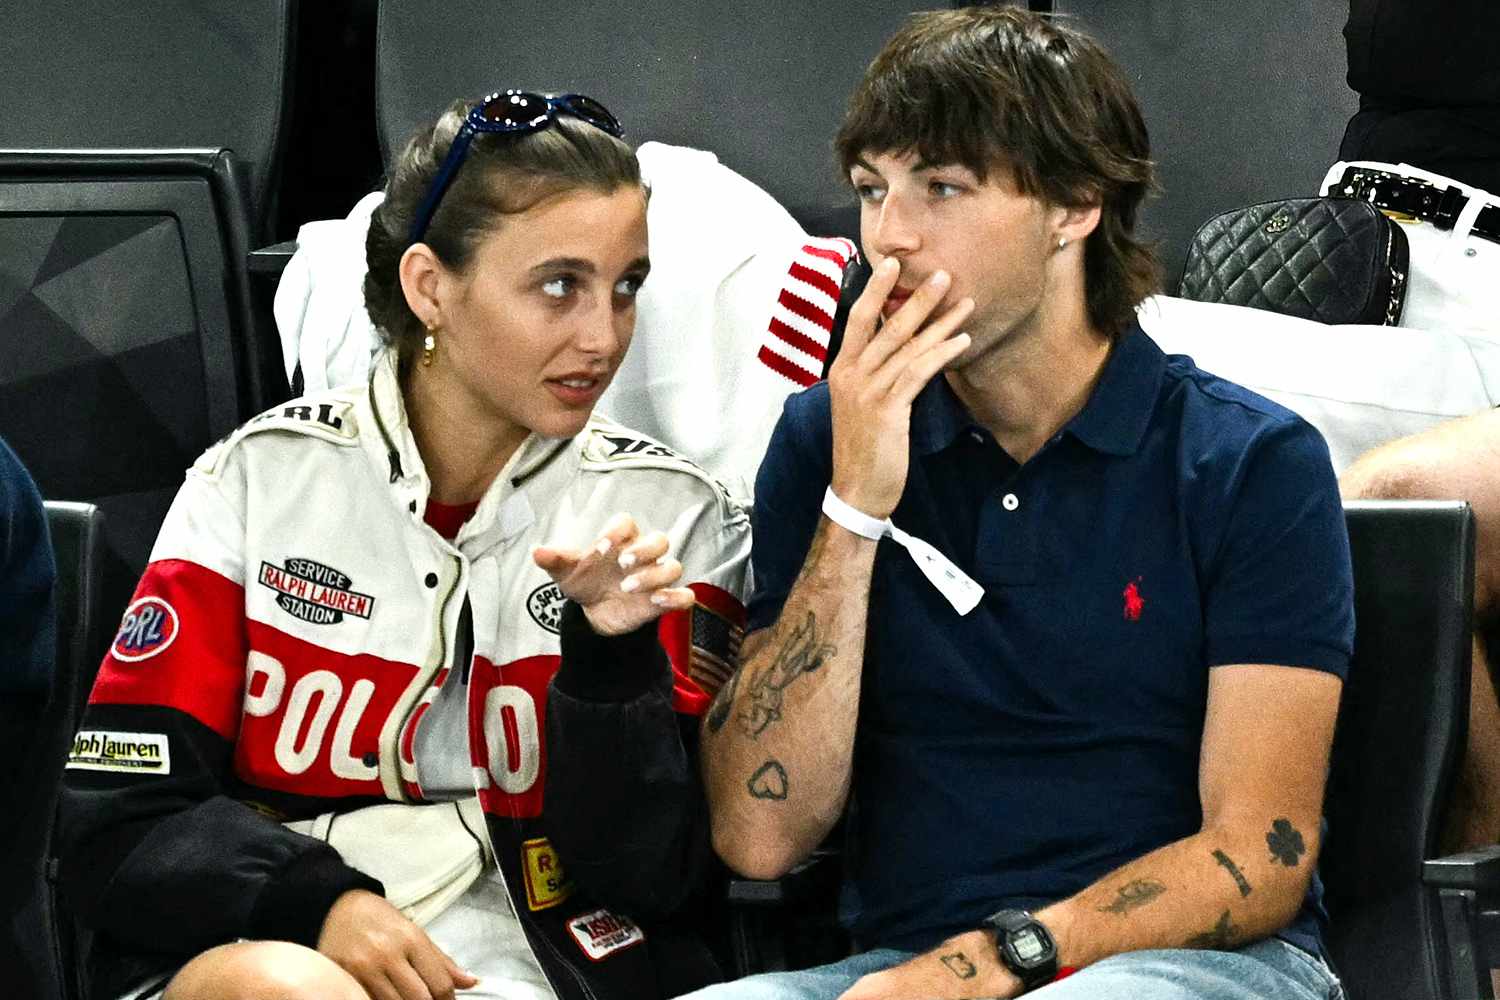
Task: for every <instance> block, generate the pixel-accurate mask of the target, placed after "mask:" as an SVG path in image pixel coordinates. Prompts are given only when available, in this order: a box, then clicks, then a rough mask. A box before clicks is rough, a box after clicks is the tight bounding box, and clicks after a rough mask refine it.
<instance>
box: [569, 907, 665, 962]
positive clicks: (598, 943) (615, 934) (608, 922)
mask: <svg viewBox="0 0 1500 1000" xmlns="http://www.w3.org/2000/svg"><path fill="white" fill-rule="evenodd" d="M568 931H569V932H570V933H571V934H572V935H573V940H575V941H577V942H578V947H580V948H582V949H583V953H584V954H585V955H587V956H588V957H589V958H590V960H592V961H595V962H598V961H601V960H602V959H605V958H608V957H609V956H610V955H613V954H614V953H615V952H617V951H620V950H622V949H625V948H629V947H632V946H634V945H638V944H640V943H641V942H642V941H644V940H646V932H645V931H643V930H641V929H640V928H639V927H637V926H636V925H635V923H634V922H633V921H631V919H630V918H629V917H622V916H620V915H619V914H617V913H611V912H609V911H608V910H594V911H593V912H592V913H584V914H581V915H580V916H576V917H574V918H573V919H572V920H569V921H568Z"/></svg>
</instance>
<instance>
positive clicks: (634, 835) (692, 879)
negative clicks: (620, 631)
mask: <svg viewBox="0 0 1500 1000" xmlns="http://www.w3.org/2000/svg"><path fill="white" fill-rule="evenodd" d="M656 636H657V633H656V629H655V628H654V625H646V626H643V627H642V628H640V629H638V630H636V631H635V632H632V633H629V634H627V635H623V636H617V637H612V638H606V637H603V636H600V635H598V634H596V633H595V632H594V631H593V629H592V628H590V627H589V624H588V620H587V618H585V617H584V614H583V611H582V609H580V608H579V607H578V605H577V604H575V603H573V602H572V601H569V602H568V603H567V605H566V606H565V608H564V610H563V615H562V622H561V640H562V665H561V666H560V667H559V669H558V672H557V675H556V676H555V677H554V678H553V679H552V686H551V690H550V691H549V693H548V695H547V726H546V729H547V785H546V790H545V793H544V795H545V802H544V808H543V815H544V816H545V823H546V828H547V835H548V837H549V838H550V839H551V840H552V842H553V844H555V845H556V847H557V849H558V853H559V854H560V855H561V856H562V860H563V863H564V865H565V866H566V868H567V870H568V872H569V873H570V875H571V876H572V877H573V878H574V879H575V880H576V881H577V882H578V883H579V885H581V886H582V887H583V888H585V889H586V890H588V891H589V893H590V894H591V895H593V896H595V897H597V898H598V899H599V901H600V902H602V903H604V904H605V905H607V906H610V907H612V908H618V909H620V910H622V911H623V912H625V913H629V914H630V915H632V916H634V917H637V918H640V919H648V920H649V919H656V918H661V917H665V916H668V915H670V914H671V913H672V912H674V911H675V910H677V909H678V908H679V907H681V906H682V905H683V904H684V903H685V902H686V900H687V899H688V898H689V897H690V896H692V895H693V893H694V892H695V891H696V890H698V889H700V888H702V887H703V886H704V885H706V884H707V883H708V881H709V880H710V879H711V878H712V877H713V876H714V875H715V874H716V873H718V871H719V868H718V865H717V863H716V862H715V860H714V855H713V850H712V847H711V846H710V842H709V826H708V807H707V804H706V802H705V799H704V796H703V787H702V784H701V781H700V779H699V776H698V767H697V732H698V718H697V716H692V715H678V713H677V712H675V711H674V710H673V708H672V670H671V665H670V663H669V662H668V659H667V654H666V653H665V651H663V649H662V647H661V645H660V644H659V643H658V641H657V637H656Z"/></svg>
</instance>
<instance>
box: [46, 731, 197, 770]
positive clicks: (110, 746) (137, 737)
mask: <svg viewBox="0 0 1500 1000" xmlns="http://www.w3.org/2000/svg"><path fill="white" fill-rule="evenodd" d="M67 766H68V767H69V768H70V769H72V770H75V771H123V772H125V773H126V774H171V773H172V754H171V752H170V751H169V750H168V748H167V737H166V734H165V733H114V732H105V731H103V730H96V729H85V730H84V731H82V732H80V733H79V734H78V735H77V736H75V737H74V738H73V749H72V750H71V751H70V752H69V753H68V764H67Z"/></svg>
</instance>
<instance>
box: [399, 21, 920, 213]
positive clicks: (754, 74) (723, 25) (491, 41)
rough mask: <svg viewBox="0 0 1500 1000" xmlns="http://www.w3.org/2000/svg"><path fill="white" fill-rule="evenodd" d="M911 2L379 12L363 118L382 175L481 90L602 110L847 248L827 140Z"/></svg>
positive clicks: (846, 202) (639, 138) (844, 202)
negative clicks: (579, 101) (586, 101)
mask: <svg viewBox="0 0 1500 1000" xmlns="http://www.w3.org/2000/svg"><path fill="white" fill-rule="evenodd" d="M933 6H943V5H941V4H931V3H928V4H923V3H920V2H912V0H866V2H859V3H855V2H845V3H815V4H784V5H778V6H777V7H776V8H775V11H774V14H773V13H772V12H771V10H770V9H769V8H766V7H763V6H761V5H756V4H704V3H695V2H691V0H662V2H659V3H651V4H618V5H616V4H597V3H587V2H564V3H553V4H548V5H546V6H545V7H538V8H535V9H533V10H529V11H527V12H526V13H525V14H524V15H523V14H522V13H521V11H519V10H515V9H512V10H508V11H507V13H506V14H505V16H495V7H494V5H493V4H490V3H485V2H482V0H383V2H382V3H381V4H380V13H379V22H378V27H377V42H376V102H377V104H378V113H379V126H380V144H381V150H382V154H383V156H384V158H385V162H386V163H387V164H389V163H390V162H391V159H392V157H393V156H394V155H395V154H396V153H397V152H399V151H400V149H401V147H402V146H403V145H404V144H405V142H406V140H407V138H408V137H409V136H410V134H411V132H412V130H413V129H414V128H415V127H416V126H417V125H419V124H420V123H421V122H422V121H424V120H426V119H430V118H432V117H433V116H434V115H436V114H437V113H438V112H439V111H441V110H442V109H443V108H444V107H445V106H446V105H447V104H448V102H450V101H451V100H453V99H454V98H455V97H460V96H463V97H479V96H481V95H483V94H484V93H486V92H487V91H489V90H491V89H493V88H496V87H507V86H510V87H523V88H529V89H534V90H552V91H557V90H576V91H580V92H582V93H586V94H589V95H591V96H594V97H597V98H599V99H600V100H602V101H603V102H604V103H605V104H606V105H608V106H609V108H610V109H611V110H612V111H614V112H615V113H616V114H618V115H619V116H620V120H621V121H623V122H624V123H625V129H626V138H627V139H628V140H629V141H630V142H631V143H634V144H639V143H641V142H645V141H647V140H652V139H654V140H658V141H661V142H669V143H676V144H679V145H685V146H695V147H697V148H700V149H709V150H712V151H713V152H715V153H717V154H718V156H719V159H720V160H721V161H722V162H724V163H725V164H726V165H728V166H729V167H731V168H733V169H734V170H736V171H738V172H739V173H741V174H743V175H744V176H746V177H748V178H749V179H750V180H752V181H754V182H755V183H756V184H758V185H760V186H761V187H763V188H765V189H766V190H767V191H769V192H770V193H771V194H772V195H774V196H775V197H776V198H777V200H779V201H780V202H781V203H782V204H783V205H785V206H786V207H787V209H788V211H790V212H791V213H792V214H793V215H794V216H796V217H797V219H798V221H800V222H801V223H802V225H803V227H804V228H806V229H807V230H808V231H809V232H812V233H814V234H815V235H847V236H855V235H857V234H858V221H857V219H858V216H857V213H856V212H855V210H854V200H853V198H852V197H851V196H850V195H849V194H848V190H847V185H846V184H845V183H844V182H843V180H842V179H841V178H840V177H839V176H838V175H837V172H836V171H835V169H834V165H833V147H832V140H833V135H834V132H835V131H836V130H837V128H838V123H839V121H840V119H841V118H842V116H843V112H844V103H845V100H846V99H847V98H848V95H849V92H850V91H851V90H852V89H853V87H854V84H855V82H856V81H857V80H858V79H859V77H860V75H861V74H862V73H863V72H864V69H865V66H866V64H868V63H869V61H870V59H871V57H873V56H874V55H875V53H876V52H877V51H878V50H879V48H880V46H881V44H882V43H883V42H884V41H885V39H886V38H888V37H889V36H890V35H891V33H892V32H894V31H895V29H896V27H897V26H898V25H899V24H900V23H901V22H902V20H903V19H904V18H905V17H906V16H907V15H908V14H910V13H911V12H912V11H916V10H923V9H927V8H930V7H933Z"/></svg>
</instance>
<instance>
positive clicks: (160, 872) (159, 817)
mask: <svg viewBox="0 0 1500 1000" xmlns="http://www.w3.org/2000/svg"><path fill="white" fill-rule="evenodd" d="M141 732H145V733H146V734H148V735H155V734H165V735H166V737H167V748H168V755H169V758H170V768H171V772H170V773H169V774H142V775H131V774H119V773H110V772H97V771H90V770H80V769H77V768H76V763H75V764H74V765H72V766H70V769H69V770H68V771H67V772H66V775H65V781H64V785H63V794H62V813H61V820H62V822H61V827H60V842H59V845H58V855H59V861H60V869H59V872H60V877H61V885H62V890H63V893H64V898H65V899H66V900H67V903H68V905H69V907H70V908H71V910H72V911H73V913H74V915H75V916H76V917H77V918H78V919H79V920H80V921H81V922H82V923H83V924H84V925H85V926H87V927H89V928H92V929H93V930H95V931H96V932H98V933H101V934H104V935H107V936H108V937H110V938H112V939H113V940H114V941H115V942H117V943H118V944H120V945H124V946H127V947H135V948H140V949H143V950H149V951H153V952H168V953H175V954H179V955H182V956H184V957H185V956H190V955H193V954H196V953H197V952H200V951H202V950H204V949H206V948H210V947H212V946H214V945H216V944H223V943H226V942H229V941H234V940H236V939H237V938H241V937H246V938H274V939H279V940H285V941H294V942H297V943H298V944H304V945H307V946H308V947H314V946H316V944H317V939H318V934H319V932H320V930H321V929H322V924H323V919H324V917H326V916H327V913H328V910H329V908H330V907H332V905H333V902H334V900H336V899H337V898H338V897H339V896H340V895H342V894H343V893H344V892H346V891H348V890H350V889H361V888H362V889H369V890H370V891H372V892H377V893H379V892H383V891H384V890H383V888H382V886H381V885H380V883H379V882H378V881H376V880H374V879H372V878H370V877H368V876H366V875H364V874H362V873H360V872H358V871H355V870H354V869H352V868H350V867H348V866H347V865H345V864H344V863H343V861H342V860H341V859H340V858H339V855H338V853H337V852H336V851H335V850H334V849H333V848H331V847H329V846H328V845H327V844H325V843H323V842H322V841H319V840H315V839H313V838H312V837H307V836H303V835H302V834H299V833H294V832H293V831H291V830H288V829H287V828H286V827H284V826H282V825H281V824H280V823H278V822H277V821H276V820H275V819H272V818H271V817H269V816H266V815H263V814H262V813H260V812H258V811H256V810H255V809H254V808H252V807H251V806H249V805H247V804H245V803H244V802H240V801H237V800H236V799H234V798H232V797H230V796H229V795H228V794H226V791H225V784H226V779H227V772H228V769H229V762H230V757H231V753H232V746H231V745H230V744H228V743H227V742H226V741H224V740H223V739H222V737H220V736H219V735H218V734H217V733H215V732H213V731H212V730H210V729H209V728H208V727H206V726H204V725H203V724H202V723H200V722H198V721H197V720H196V719H193V718H192V717H191V716H188V715H187V714H185V713H183V712H179V711H177V710H175V709H172V708H168V707H164V706H140V705H132V706H122V705H93V706H90V708H89V711H88V713H87V715H86V717H85V722H84V727H83V730H82V731H81V733H80V739H81V740H83V739H91V738H92V739H109V738H112V737H111V736H110V735H105V734H122V735H123V734H129V733H141ZM75 750H76V747H75ZM77 759H78V755H77V753H76V752H75V755H74V760H75V762H76V760H77Z"/></svg>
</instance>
